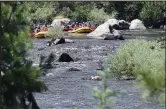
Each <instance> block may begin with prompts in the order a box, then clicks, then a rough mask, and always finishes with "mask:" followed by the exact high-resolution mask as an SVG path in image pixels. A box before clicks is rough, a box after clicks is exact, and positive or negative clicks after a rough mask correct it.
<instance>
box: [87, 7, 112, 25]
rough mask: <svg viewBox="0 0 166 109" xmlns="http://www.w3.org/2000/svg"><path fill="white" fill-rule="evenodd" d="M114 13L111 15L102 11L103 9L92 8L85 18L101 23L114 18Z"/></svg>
mask: <svg viewBox="0 0 166 109" xmlns="http://www.w3.org/2000/svg"><path fill="white" fill-rule="evenodd" d="M114 15H115V13H113V14H112V15H108V14H107V13H105V12H104V9H103V8H101V9H98V8H96V7H95V8H94V9H92V10H91V11H90V13H88V16H87V20H90V21H94V22H95V23H97V24H102V23H104V22H105V21H107V20H108V19H111V18H114Z"/></svg>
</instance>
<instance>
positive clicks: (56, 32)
mask: <svg viewBox="0 0 166 109" xmlns="http://www.w3.org/2000/svg"><path fill="white" fill-rule="evenodd" d="M63 35H64V33H63V29H62V27H54V28H53V27H50V28H48V31H47V33H46V34H45V36H46V37H51V38H59V37H63Z"/></svg>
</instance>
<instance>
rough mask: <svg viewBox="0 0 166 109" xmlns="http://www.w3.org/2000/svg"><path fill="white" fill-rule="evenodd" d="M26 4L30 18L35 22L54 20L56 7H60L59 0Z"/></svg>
mask: <svg viewBox="0 0 166 109" xmlns="http://www.w3.org/2000/svg"><path fill="white" fill-rule="evenodd" d="M25 6H27V7H28V8H27V9H28V12H29V13H30V16H29V17H28V18H29V19H30V20H33V21H34V22H45V21H48V20H52V18H53V16H54V15H55V14H56V11H55V9H56V7H58V2H25Z"/></svg>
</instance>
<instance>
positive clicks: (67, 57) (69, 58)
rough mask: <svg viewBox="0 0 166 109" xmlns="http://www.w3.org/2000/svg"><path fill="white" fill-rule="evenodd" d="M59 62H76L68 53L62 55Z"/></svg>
mask: <svg viewBox="0 0 166 109" xmlns="http://www.w3.org/2000/svg"><path fill="white" fill-rule="evenodd" d="M58 61H59V62H71V61H73V62H74V60H73V59H72V58H71V57H70V56H69V55H68V54H67V53H62V55H61V56H60V57H59V59H58Z"/></svg>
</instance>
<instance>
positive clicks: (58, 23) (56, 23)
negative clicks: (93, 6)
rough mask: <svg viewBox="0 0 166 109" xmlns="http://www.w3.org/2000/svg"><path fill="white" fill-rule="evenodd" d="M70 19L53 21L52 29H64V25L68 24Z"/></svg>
mask: <svg viewBox="0 0 166 109" xmlns="http://www.w3.org/2000/svg"><path fill="white" fill-rule="evenodd" d="M69 22H70V19H68V18H57V19H54V20H53V21H52V24H51V26H52V27H64V25H66V24H68V23H69Z"/></svg>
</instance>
